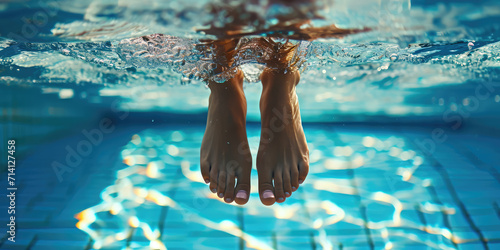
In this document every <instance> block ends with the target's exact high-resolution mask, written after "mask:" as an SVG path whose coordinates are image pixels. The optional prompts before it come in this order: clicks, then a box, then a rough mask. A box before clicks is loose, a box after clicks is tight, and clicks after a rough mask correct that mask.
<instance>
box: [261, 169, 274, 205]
mask: <svg viewBox="0 0 500 250" xmlns="http://www.w3.org/2000/svg"><path fill="white" fill-rule="evenodd" d="M258 173H259V195H260V201H262V204H264V205H266V206H270V205H272V204H274V202H276V198H275V196H274V187H273V183H272V173H271V172H270V171H258Z"/></svg>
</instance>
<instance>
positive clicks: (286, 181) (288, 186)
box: [283, 169, 292, 197]
mask: <svg viewBox="0 0 500 250" xmlns="http://www.w3.org/2000/svg"><path fill="white" fill-rule="evenodd" d="M283 189H284V191H285V197H290V196H291V195H292V180H291V177H290V170H289V169H284V170H283Z"/></svg>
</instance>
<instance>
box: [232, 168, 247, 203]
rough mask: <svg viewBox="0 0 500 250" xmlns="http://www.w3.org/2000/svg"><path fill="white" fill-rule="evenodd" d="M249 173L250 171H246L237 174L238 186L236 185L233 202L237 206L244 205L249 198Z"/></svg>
mask: <svg viewBox="0 0 500 250" xmlns="http://www.w3.org/2000/svg"><path fill="white" fill-rule="evenodd" d="M250 173H251V170H250V169H249V170H248V171H240V173H238V174H237V176H238V184H237V185H236V189H235V193H236V196H235V198H234V200H235V201H236V203H237V204H239V205H243V204H246V203H247V202H248V198H249V197H250Z"/></svg>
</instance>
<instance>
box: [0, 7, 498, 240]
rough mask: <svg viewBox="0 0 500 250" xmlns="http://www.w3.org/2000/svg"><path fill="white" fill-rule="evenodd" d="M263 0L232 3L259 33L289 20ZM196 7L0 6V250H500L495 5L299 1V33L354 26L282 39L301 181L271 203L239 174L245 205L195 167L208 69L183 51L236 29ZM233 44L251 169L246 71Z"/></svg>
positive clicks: (250, 67)
mask: <svg viewBox="0 0 500 250" xmlns="http://www.w3.org/2000/svg"><path fill="white" fill-rule="evenodd" d="M271 2H272V1H271ZM268 3H269V2H268V1H251V3H246V1H232V2H231V4H232V6H239V7H238V8H243V7H244V8H246V9H245V11H246V12H248V13H253V14H255V16H256V17H258V18H260V19H259V20H263V23H264V26H259V27H258V28H266V27H268V26H269V25H273V24H276V22H277V20H278V17H279V16H280V15H281V14H283V13H287V11H293V9H288V8H285V7H284V6H282V5H279V4H274V5H269V4H268ZM210 6H212V7H213V6H219V7H220V6H223V7H224V6H227V3H226V2H225V1H208V0H205V1H191V0H186V1H159V0H149V1H146V2H137V1H129V0H125V1H118V2H112V1H111V2H109V1H100V0H85V1H76V2H75V1H68V0H57V1H44V2H39V1H30V0H26V1H12V2H0V112H1V119H0V129H1V130H2V132H1V142H0V143H1V145H0V149H1V153H2V156H1V157H2V159H3V158H7V155H8V154H9V151H8V150H7V146H8V140H15V141H16V151H15V157H16V168H15V173H16V181H15V186H16V187H17V190H16V203H15V205H16V208H15V210H16V231H15V232H16V238H15V239H16V242H12V241H10V240H9V237H11V235H9V233H8V232H7V231H8V230H9V228H8V227H6V226H4V225H6V224H7V223H8V222H9V219H10V218H9V216H10V215H9V214H8V211H9V210H10V208H9V205H10V201H9V198H8V197H7V194H8V193H9V192H10V190H8V189H7V188H8V185H9V183H8V179H7V178H8V173H9V170H8V167H7V164H4V162H2V165H1V166H2V168H1V176H0V178H1V181H0V183H1V186H0V194H1V197H2V198H1V199H0V218H1V224H2V227H1V231H0V233H1V237H0V249H500V173H499V171H500V156H499V155H500V151H499V149H498V146H499V145H500V125H499V124H500V113H499V112H498V109H499V108H500V68H499V67H500V4H499V3H498V1H494V0H491V1H489V0H483V1H452V0H448V1H418V0H413V1H412V0H390V1H375V0H362V1H348V0H336V1H330V0H327V1H321V2H316V1H311V2H310V3H309V5H305V7H304V5H300V6H301V7H300V8H310V7H311V6H315V7H314V8H315V9H316V10H317V14H318V15H320V16H322V17H323V19H314V20H312V21H311V25H313V26H316V27H320V26H327V25H331V24H335V25H337V26H338V27H340V28H353V29H364V28H367V29H364V30H365V31H366V32H362V33H359V34H354V35H349V36H345V37H343V38H341V39H319V40H314V41H294V43H297V44H298V50H297V52H296V54H295V56H296V57H298V58H301V63H302V64H301V68H300V70H301V81H300V84H299V85H298V87H297V94H298V96H299V101H300V109H301V114H302V120H303V123H304V130H305V134H306V138H307V143H308V146H309V149H310V173H309V175H308V177H307V180H306V181H305V182H304V185H301V187H300V188H299V190H298V192H296V193H294V194H293V196H292V197H290V198H288V199H287V200H286V202H285V203H282V204H275V205H273V206H271V207H266V206H263V205H262V204H261V203H260V200H259V196H258V193H257V172H256V169H255V166H253V168H254V170H252V192H251V197H250V201H249V203H248V204H246V205H244V206H239V205H235V204H226V203H224V202H223V201H222V200H220V199H218V198H217V197H216V196H215V195H214V194H212V193H211V192H210V191H209V190H208V188H207V186H206V184H204V182H203V180H202V177H201V174H200V173H199V167H200V166H199V150H200V145H201V140H202V137H203V133H204V128H205V122H206V114H207V107H208V96H209V90H208V89H207V88H206V86H205V83H204V82H203V81H201V80H200V78H203V77H206V75H207V74H208V73H209V70H207V67H208V66H207V65H208V64H209V63H211V62H213V59H214V58H213V55H211V54H210V53H206V52H203V51H200V50H199V49H197V47H196V46H195V44H197V43H199V41H200V39H206V38H214V37H213V36H211V35H210V34H207V33H205V32H200V31H199V30H203V29H206V28H207V23H212V22H215V25H216V26H218V27H223V26H224V25H228V24H230V23H231V22H232V21H234V20H230V18H225V17H224V15H222V14H221V15H219V14H220V13H222V12H218V13H219V14H217V12H216V13H214V12H211V11H210V8H211V7H210ZM242 6H243V7H242ZM221 8H222V7H221ZM300 8H299V9H300ZM311 8H312V7H311ZM242 18H243V17H242ZM214 20H216V21H214ZM252 20H253V19H252ZM256 25H257V24H255V23H251V24H249V25H247V26H246V27H245V30H246V31H248V32H256V31H258V28H257V26H258V25H257V26H256ZM259 25H261V24H259ZM266 25H267V26H266ZM368 29H369V31H368ZM197 30H198V31H197ZM260 35H264V34H260ZM143 36H144V37H143ZM280 41H284V40H280ZM248 44H250V45H251V41H250V40H245V39H243V40H242V42H241V44H240V46H242V47H243V46H248V53H247V55H246V56H245V55H243V56H240V57H239V58H238V60H237V62H238V65H239V68H240V69H241V70H242V71H243V73H244V75H245V89H244V90H245V94H246V97H247V101H248V116H247V122H248V127H247V130H248V131H247V132H248V136H249V143H250V149H251V151H252V156H253V157H254V158H255V156H256V153H257V147H258V145H259V138H260V123H259V120H260V113H259V109H258V102H259V98H260V93H261V84H260V82H259V75H260V73H261V72H262V70H263V66H262V65H259V64H258V63H257V61H258V56H256V55H259V53H261V51H260V50H259V49H258V48H256V47H252V46H249V45H248ZM226 73H227V74H229V75H230V73H231V72H226ZM217 77H219V78H217V79H219V80H220V79H224V77H225V75H221V76H217ZM103 121H106V122H109V123H110V124H111V125H112V129H110V130H106V132H102V131H104V130H103V129H102V123H103ZM96 130H100V131H101V133H102V134H103V136H102V140H98V141H92V140H91V139H89V137H88V136H86V135H85V134H87V133H88V132H89V131H96ZM85 147H86V148H85ZM83 148H85V150H87V151H85V154H84V155H83V156H82V155H76V156H75V155H74V153H72V152H74V151H75V150H78V149H80V150H83ZM253 162H255V159H254V161H253ZM4 166H5V167H4Z"/></svg>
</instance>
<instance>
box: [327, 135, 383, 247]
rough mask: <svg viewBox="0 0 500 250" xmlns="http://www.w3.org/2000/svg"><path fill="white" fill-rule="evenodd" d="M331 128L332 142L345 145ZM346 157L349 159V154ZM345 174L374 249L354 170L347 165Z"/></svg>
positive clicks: (367, 236) (369, 241) (366, 233)
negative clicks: (348, 178) (353, 191)
mask: <svg viewBox="0 0 500 250" xmlns="http://www.w3.org/2000/svg"><path fill="white" fill-rule="evenodd" d="M332 130H333V131H334V132H333V136H332V140H333V141H334V143H335V144H336V145H337V146H340V145H342V146H346V145H347V143H345V142H344V141H342V140H341V139H340V137H339V136H338V134H337V132H336V131H335V129H334V128H333V129H332ZM348 158H349V159H351V157H350V156H349V157H348ZM347 174H348V175H349V176H350V177H351V178H350V183H351V185H352V187H353V189H354V190H355V194H354V195H353V196H354V197H356V199H357V200H358V202H359V210H360V214H361V217H362V218H363V228H364V231H365V235H366V238H367V240H368V244H369V246H370V249H372V250H373V249H375V244H374V242H373V237H372V235H371V232H370V228H368V217H367V214H366V206H365V205H364V204H363V201H362V198H361V195H360V194H359V188H358V184H357V181H356V176H355V175H354V170H353V169H352V168H351V166H349V168H348V169H347Z"/></svg>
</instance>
